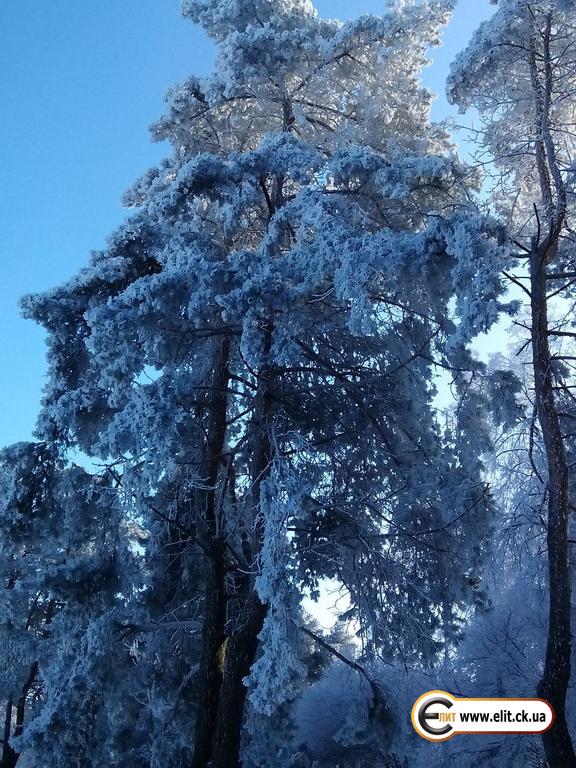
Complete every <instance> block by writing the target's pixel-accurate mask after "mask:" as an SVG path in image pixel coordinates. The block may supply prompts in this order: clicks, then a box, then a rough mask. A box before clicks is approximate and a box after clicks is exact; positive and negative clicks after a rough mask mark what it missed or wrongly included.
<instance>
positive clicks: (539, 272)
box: [530, 246, 576, 768]
mask: <svg viewBox="0 0 576 768" xmlns="http://www.w3.org/2000/svg"><path fill="white" fill-rule="evenodd" d="M549 247H550V246H548V248H546V250H544V249H541V248H538V249H535V250H534V252H533V254H532V256H531V264H530V271H531V294H532V299H531V300H532V351H533V364H534V386H535V390H536V403H537V408H538V418H539V421H540V427H541V430H542V436H543V440H544V446H545V450H546V458H547V462H548V480H549V488H548V529H547V541H548V572H549V582H550V584H549V593H550V607H549V624H548V644H547V648H546V661H545V666H544V674H543V676H542V680H541V681H540V684H539V686H538V694H539V695H540V696H541V697H542V698H544V699H547V700H548V701H549V702H550V703H551V704H552V706H553V707H554V710H555V712H556V723H555V725H554V726H553V727H552V728H551V730H550V731H548V733H546V734H544V736H543V741H544V748H545V751H546V757H547V760H548V765H549V767H550V768H576V755H575V754H574V748H573V746H572V741H571V738H570V734H569V731H568V725H567V722H566V694H567V691H568V684H569V682H570V656H571V651H572V637H571V626H570V619H571V617H570V609H571V600H570V567H569V554H568V517H569V509H570V505H569V492H568V488H569V477H568V464H567V460H566V453H565V450H564V442H563V439H562V431H561V426H560V419H559V416H558V411H557V409H556V403H555V398H554V382H553V378H552V369H551V354H550V345H549V340H548V339H549V328H548V307H547V295H546V291H547V280H546V263H547V261H548V258H547V257H548V256H549V253H550V251H549Z"/></svg>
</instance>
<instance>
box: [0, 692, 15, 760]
mask: <svg viewBox="0 0 576 768" xmlns="http://www.w3.org/2000/svg"><path fill="white" fill-rule="evenodd" d="M13 708H14V705H13V701H12V697H10V698H9V699H8V701H7V702H6V712H5V716H4V735H3V739H2V764H1V765H0V768H15V766H16V763H17V762H18V758H19V757H20V755H19V754H18V752H16V750H15V749H14V748H13V747H12V745H11V744H10V740H11V736H12V710H13Z"/></svg>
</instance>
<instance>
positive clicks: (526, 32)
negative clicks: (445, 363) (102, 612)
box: [449, 0, 576, 768]
mask: <svg viewBox="0 0 576 768" xmlns="http://www.w3.org/2000/svg"><path fill="white" fill-rule="evenodd" d="M497 5H498V9H497V10H496V12H495V14H494V16H493V18H492V19H490V20H489V21H488V22H485V23H484V24H483V25H481V27H480V28H479V29H478V31H477V33H476V35H475V37H474V38H473V40H472V42H471V43H470V45H469V47H468V48H467V50H466V51H464V53H462V54H461V55H460V57H459V58H458V60H457V61H456V63H455V66H454V69H453V72H452V76H451V82H450V85H449V91H450V94H451V97H452V99H453V101H454V102H456V103H458V104H459V105H460V106H461V107H462V108H467V107H468V106H475V107H477V108H478V109H479V110H480V112H481V115H482V118H483V121H484V130H483V132H482V135H481V141H482V143H483V147H484V151H485V153H486V160H487V161H488V160H489V161H490V162H491V163H492V168H493V169H494V174H495V178H496V182H497V184H496V187H495V197H494V199H495V202H496V204H498V206H499V208H500V210H501V212H502V214H503V215H504V216H505V217H506V219H507V220H508V222H509V227H510V233H511V241H512V245H513V246H514V248H515V249H516V251H517V265H518V268H519V269H520V270H521V272H520V274H511V275H509V279H510V280H511V281H512V282H513V283H514V284H515V285H516V286H517V287H518V290H519V291H521V292H522V293H523V294H524V295H525V296H527V297H528V300H529V306H530V318H531V319H530V322H529V325H530V328H529V333H530V338H529V340H528V342H527V344H529V345H531V348H532V366H533V374H534V377H533V382H534V393H535V407H536V414H537V417H538V423H539V428H540V432H541V436H542V443H543V445H544V451H545V456H546V468H545V472H544V475H543V482H544V483H545V486H546V495H547V504H548V516H547V534H548V561H549V599H550V606H549V628H548V645H547V650H546V663H545V667H544V673H543V676H542V680H541V681H540V685H539V688H538V690H539V693H540V695H541V696H543V697H544V698H547V699H548V700H549V701H550V702H551V703H552V704H553V706H554V709H555V711H556V716H557V720H556V725H555V726H554V728H552V729H551V730H550V731H548V732H547V733H546V734H545V735H544V744H545V748H546V755H547V759H548V763H549V765H550V766H551V768H560V766H562V768H564V767H567V766H574V765H576V755H575V753H574V748H573V745H572V741H571V737H570V734H569V730H568V725H567V720H566V712H565V702H566V693H567V689H568V684H569V681H570V671H571V670H570V658H571V651H572V629H571V627H572V623H571V576H570V554H569V546H570V545H569V533H568V525H569V517H570V508H571V505H572V501H571V498H570V485H571V482H572V483H573V479H572V480H571V475H573V472H572V471H571V470H572V463H571V462H570V460H569V457H568V451H569V450H570V451H571V450H572V449H569V448H568V446H567V442H566V441H567V439H568V437H567V436H569V435H571V434H572V433H573V432H574V429H573V421H574V414H573V412H571V410H572V409H571V406H572V403H573V400H574V392H573V386H574V384H573V380H572V379H573V376H572V373H573V361H574V351H573V341H574V338H576V333H575V332H574V322H573V317H574V302H573V296H574V290H573V286H574V278H575V275H576V272H575V270H574V231H573V213H574V211H573V208H574V206H573V199H574V172H573V162H574V149H575V140H576V133H575V131H574V103H575V102H574V90H575V87H576V79H575V71H576V70H575V68H574V65H575V62H576V9H575V8H574V4H573V3H572V2H555V1H554V0H535V1H534V2H533V1H532V0H530V1H529V0H500V2H499V3H497ZM554 302H556V303H559V302H560V303H561V309H562V319H561V320H560V321H559V322H557V323H556V322H553V321H551V319H550V304H551V303H552V306H553V305H554ZM566 404H568V406H569V408H568V410H567V409H566V407H565V406H566Z"/></svg>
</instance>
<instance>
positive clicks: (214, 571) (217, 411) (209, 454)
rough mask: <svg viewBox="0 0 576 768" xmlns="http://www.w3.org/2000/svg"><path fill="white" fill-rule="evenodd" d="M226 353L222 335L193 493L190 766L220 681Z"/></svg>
mask: <svg viewBox="0 0 576 768" xmlns="http://www.w3.org/2000/svg"><path fill="white" fill-rule="evenodd" d="M229 354H230V340H229V339H228V338H225V339H223V340H222V341H221V342H219V344H218V347H217V349H216V354H215V358H214V366H213V375H212V382H211V392H210V395H209V396H210V398H211V404H210V408H209V418H208V424H207V430H206V434H207V444H206V454H205V461H204V470H205V471H204V473H203V474H205V475H206V488H207V491H206V492H205V494H204V493H202V494H199V499H198V503H199V504H201V503H202V500H203V501H204V507H205V509H204V510H203V514H202V515H200V514H199V516H198V517H199V523H198V540H199V542H200V543H201V545H202V547H203V550H204V553H205V557H206V585H205V595H204V618H203V625H202V647H201V655H200V668H199V672H198V699H197V707H196V713H197V714H196V732H195V735H194V755H193V758H192V765H191V768H206V767H207V766H208V765H209V763H210V758H211V756H212V748H213V743H214V734H215V729H216V722H217V714H218V706H219V701H220V688H221V683H222V659H223V649H224V643H225V639H226V629H225V627H226V603H227V595H226V543H225V533H224V532H223V531H222V530H221V521H220V520H219V519H218V506H219V498H220V497H219V493H218V480H219V475H220V468H221V463H222V455H223V452H224V445H225V439H226V418H227V408H228V396H227V388H228V381H229V372H228V357H229Z"/></svg>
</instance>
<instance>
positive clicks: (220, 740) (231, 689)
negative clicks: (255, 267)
mask: <svg viewBox="0 0 576 768" xmlns="http://www.w3.org/2000/svg"><path fill="white" fill-rule="evenodd" d="M271 342H272V326H271V324H267V325H266V329H265V335H264V357H265V358H266V357H267V356H268V355H269V353H270V347H271ZM272 380H273V373H272V371H271V370H270V368H269V367H268V365H264V366H263V368H262V370H261V371H260V374H259V380H258V391H257V394H256V402H255V407H254V415H253V424H252V434H251V440H250V443H251V448H252V449H251V462H250V477H251V490H250V494H249V499H248V504H249V510H250V512H251V514H250V515H249V520H250V525H249V527H250V529H251V530H252V532H253V535H252V541H251V544H250V546H249V557H250V561H251V563H252V564H253V569H254V570H256V568H257V565H258V560H259V556H260V552H261V549H262V544H263V538H264V520H263V519H262V516H261V514H260V493H261V488H262V483H263V482H264V480H265V479H266V477H268V475H269V473H270V467H271V463H272V445H271V427H272V424H271V421H272V408H273V398H272V394H271V388H272ZM241 584H242V586H241V591H242V592H243V593H244V595H243V605H242V610H241V612H240V616H239V618H238V620H237V623H236V625H235V626H234V628H233V629H232V630H230V631H229V636H228V642H227V646H226V657H225V663H224V675H223V679H222V689H221V693H220V707H219V710H218V722H217V726H216V736H215V741H214V754H213V757H212V764H211V768H237V766H239V765H240V746H241V739H242V725H243V721H244V711H245V705H246V696H247V693H248V691H247V688H246V686H245V684H244V678H246V677H247V676H248V675H249V674H250V670H251V668H252V665H253V664H254V661H255V659H256V654H257V652H258V637H259V635H260V632H261V631H262V627H263V625H264V619H265V618H266V612H267V607H266V606H265V605H263V604H262V602H261V600H260V598H259V596H258V593H257V591H256V588H255V578H254V576H245V577H244V579H243V580H242V582H241Z"/></svg>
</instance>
